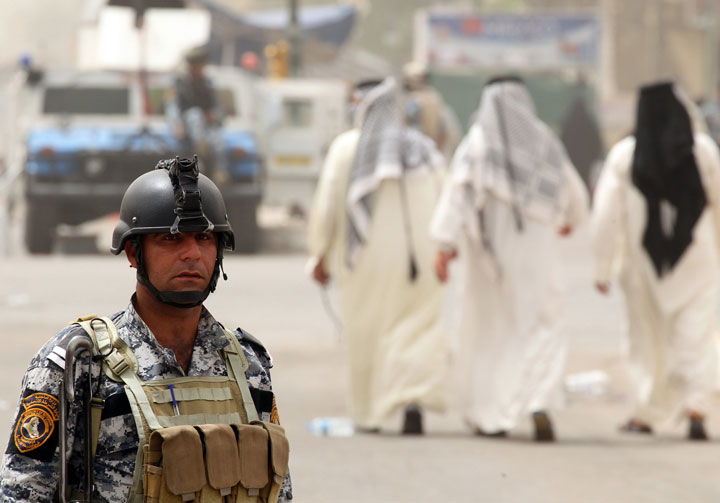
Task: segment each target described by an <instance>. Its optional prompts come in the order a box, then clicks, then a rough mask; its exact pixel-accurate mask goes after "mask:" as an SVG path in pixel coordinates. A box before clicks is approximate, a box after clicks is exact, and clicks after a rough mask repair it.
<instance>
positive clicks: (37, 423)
mask: <svg viewBox="0 0 720 503" xmlns="http://www.w3.org/2000/svg"><path fill="white" fill-rule="evenodd" d="M59 419H60V413H59V402H58V399H57V397H55V396H53V395H50V394H48V393H41V392H38V391H34V390H30V389H26V390H25V392H24V393H23V399H22V404H21V406H20V410H19V411H18V416H17V419H16V420H15V425H14V426H13V430H12V436H13V438H12V441H11V442H8V449H7V453H8V454H22V455H24V456H27V457H29V458H33V459H37V460H39V461H50V460H51V459H52V457H53V454H55V448H56V447H57V445H58V420H59Z"/></svg>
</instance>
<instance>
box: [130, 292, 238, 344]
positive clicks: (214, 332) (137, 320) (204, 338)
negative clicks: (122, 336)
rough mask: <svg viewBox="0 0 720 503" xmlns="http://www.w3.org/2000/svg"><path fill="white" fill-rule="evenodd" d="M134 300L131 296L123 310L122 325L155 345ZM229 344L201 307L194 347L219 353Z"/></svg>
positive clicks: (210, 316) (217, 325)
mask: <svg viewBox="0 0 720 503" xmlns="http://www.w3.org/2000/svg"><path fill="white" fill-rule="evenodd" d="M134 299H135V296H134V295H133V298H132V299H131V300H130V303H129V304H128V307H127V309H126V310H125V316H124V317H123V321H124V324H126V325H131V326H134V327H135V328H136V329H137V330H138V331H139V332H140V334H141V335H142V336H143V337H145V338H146V339H147V340H149V341H152V342H153V343H155V344H157V341H156V340H155V337H154V336H152V333H151V332H150V328H149V327H148V326H147V325H146V324H145V321H143V319H142V318H141V317H140V315H139V314H138V312H137V311H136V310H135V305H134ZM229 343H230V341H228V338H227V337H226V336H225V332H224V330H223V328H222V325H220V323H218V322H217V321H216V320H215V318H214V317H213V315H212V314H210V311H208V310H207V309H206V308H205V306H203V308H202V312H201V313H200V320H199V321H198V329H197V336H196V338H195V346H198V345H201V346H203V347H205V348H206V349H208V350H214V351H219V350H221V349H223V348H224V347H225V346H227V345H228V344H229ZM158 345H159V344H158Z"/></svg>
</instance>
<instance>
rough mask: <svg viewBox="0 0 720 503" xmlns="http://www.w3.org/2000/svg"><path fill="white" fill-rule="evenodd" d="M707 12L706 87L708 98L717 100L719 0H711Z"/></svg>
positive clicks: (705, 17)
mask: <svg viewBox="0 0 720 503" xmlns="http://www.w3.org/2000/svg"><path fill="white" fill-rule="evenodd" d="M705 5H706V9H707V10H706V12H704V13H703V21H704V22H705V23H707V24H706V26H705V40H706V42H705V54H706V57H707V59H706V63H705V79H706V81H705V89H706V91H705V92H706V96H705V98H706V100H707V101H709V102H711V103H715V102H717V88H718V22H717V19H716V17H715V16H716V15H717V13H718V9H717V0H709V1H708V2H707V3H706V4H705Z"/></svg>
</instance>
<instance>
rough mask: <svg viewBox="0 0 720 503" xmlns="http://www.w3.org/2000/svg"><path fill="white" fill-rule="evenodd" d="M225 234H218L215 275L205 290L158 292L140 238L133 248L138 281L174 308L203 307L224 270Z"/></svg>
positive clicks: (224, 277) (135, 240)
mask: <svg viewBox="0 0 720 503" xmlns="http://www.w3.org/2000/svg"><path fill="white" fill-rule="evenodd" d="M224 239H225V236H224V234H218V243H217V255H216V257H215V269H214V270H213V275H212V277H211V278H210V283H209V284H208V286H207V288H205V290H191V291H185V292H167V291H165V292H163V291H160V290H158V289H157V288H156V287H155V285H153V284H152V282H151V281H150V277H149V276H148V275H147V271H146V269H145V256H144V255H143V252H142V242H141V240H140V238H139V236H138V237H135V238H134V239H133V240H132V246H133V247H134V248H135V261H136V262H137V274H136V277H137V280H138V282H139V283H140V284H141V285H143V286H145V288H147V289H148V290H150V292H151V293H152V294H153V295H154V296H155V298H156V299H157V300H159V301H160V302H162V303H164V304H168V305H170V306H173V307H178V308H181V309H190V308H193V307H196V306H199V305H201V304H202V303H203V302H205V299H207V298H208V296H209V295H210V293H212V292H214V291H215V288H216V286H217V282H218V278H219V277H220V269H221V268H222V259H223V248H224ZM223 279H225V280H227V275H226V274H225V272H224V271H223Z"/></svg>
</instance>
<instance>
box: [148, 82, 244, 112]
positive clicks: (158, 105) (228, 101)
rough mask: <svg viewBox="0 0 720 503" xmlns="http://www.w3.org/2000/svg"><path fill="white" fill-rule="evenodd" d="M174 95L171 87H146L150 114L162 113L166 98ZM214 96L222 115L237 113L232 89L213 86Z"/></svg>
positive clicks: (171, 97) (168, 98)
mask: <svg viewBox="0 0 720 503" xmlns="http://www.w3.org/2000/svg"><path fill="white" fill-rule="evenodd" d="M174 95H175V89H174V88H172V87H150V88H149V89H148V98H149V101H150V115H164V114H165V104H166V103H167V101H168V100H171V99H174ZM215 96H216V98H217V102H218V106H219V107H220V110H221V113H222V116H223V117H234V116H236V115H237V113H238V112H237V110H236V108H235V95H234V94H233V90H232V89H229V88H226V87H220V88H215Z"/></svg>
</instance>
